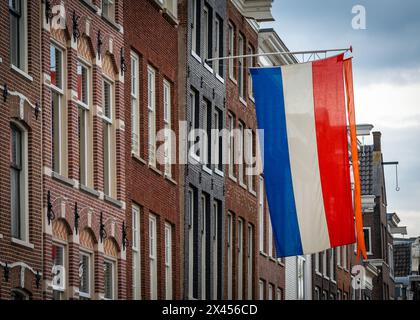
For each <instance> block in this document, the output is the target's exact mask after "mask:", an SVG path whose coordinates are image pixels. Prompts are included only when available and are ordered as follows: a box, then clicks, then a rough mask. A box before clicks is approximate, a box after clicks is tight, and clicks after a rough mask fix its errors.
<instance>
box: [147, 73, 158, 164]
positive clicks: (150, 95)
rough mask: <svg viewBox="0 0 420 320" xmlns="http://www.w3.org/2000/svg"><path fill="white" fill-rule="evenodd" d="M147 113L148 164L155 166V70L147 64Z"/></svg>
mask: <svg viewBox="0 0 420 320" xmlns="http://www.w3.org/2000/svg"><path fill="white" fill-rule="evenodd" d="M147 113H148V118H147V122H148V150H149V165H150V166H153V167H156V70H155V69H154V68H153V67H151V66H147Z"/></svg>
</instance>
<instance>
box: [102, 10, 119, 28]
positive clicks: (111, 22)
mask: <svg viewBox="0 0 420 320" xmlns="http://www.w3.org/2000/svg"><path fill="white" fill-rule="evenodd" d="M102 19H104V20H105V21H106V22H107V23H108V24H109V25H110V26H111V27H113V28H114V29H115V30H117V31H118V32H119V31H121V26H120V25H119V24H118V23H116V22H115V20H112V19H111V18H109V17H107V16H105V15H103V14H102Z"/></svg>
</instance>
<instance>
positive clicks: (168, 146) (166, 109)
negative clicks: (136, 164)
mask: <svg viewBox="0 0 420 320" xmlns="http://www.w3.org/2000/svg"><path fill="white" fill-rule="evenodd" d="M171 92H172V86H171V84H170V83H169V81H167V80H164V81H163V123H164V126H165V147H164V148H165V152H164V153H165V154H164V157H165V175H166V176H167V177H172V126H171V111H172V100H171V99H172V94H171Z"/></svg>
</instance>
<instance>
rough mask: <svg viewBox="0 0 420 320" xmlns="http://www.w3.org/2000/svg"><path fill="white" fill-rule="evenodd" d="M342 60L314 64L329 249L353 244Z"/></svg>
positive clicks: (317, 129)
mask: <svg viewBox="0 0 420 320" xmlns="http://www.w3.org/2000/svg"><path fill="white" fill-rule="evenodd" d="M343 58H344V55H339V56H336V57H332V58H328V59H325V60H320V61H316V62H313V84H314V104H315V126H316V135H317V144H318V158H319V167H320V168H319V170H320V175H321V184H322V192H323V198H324V207H325V214H326V218H327V224H328V232H329V236H330V242H331V246H332V247H337V246H342V245H346V244H351V243H354V242H355V234H354V221H353V206H352V194H351V181H350V163H349V154H348V152H349V149H348V140H347V120H346V105H345V93H344V77H343Z"/></svg>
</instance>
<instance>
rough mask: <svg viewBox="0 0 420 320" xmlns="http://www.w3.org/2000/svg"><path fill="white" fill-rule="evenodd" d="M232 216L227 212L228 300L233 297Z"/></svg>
mask: <svg viewBox="0 0 420 320" xmlns="http://www.w3.org/2000/svg"><path fill="white" fill-rule="evenodd" d="M232 248H233V215H232V214H231V213H230V212H229V213H228V216H227V267H228V271H227V273H228V274H227V279H228V280H227V282H228V283H227V286H228V299H230V300H231V299H232V296H233V283H232V281H233V265H232V263H233V250H232Z"/></svg>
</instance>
